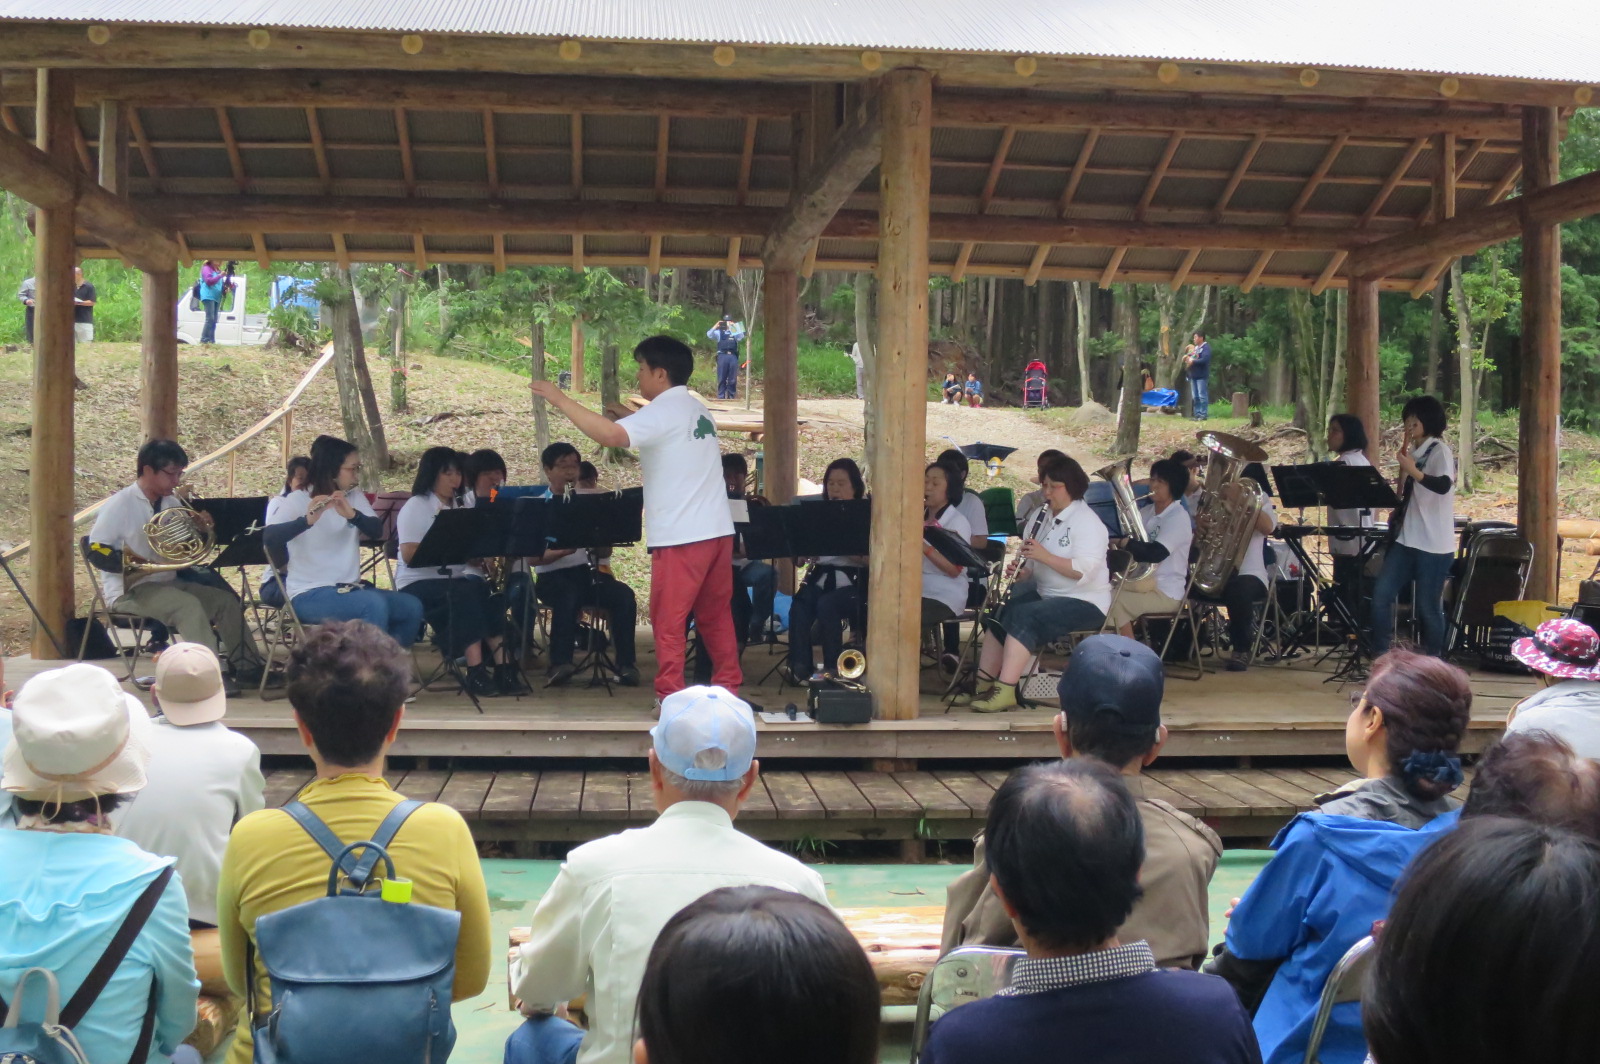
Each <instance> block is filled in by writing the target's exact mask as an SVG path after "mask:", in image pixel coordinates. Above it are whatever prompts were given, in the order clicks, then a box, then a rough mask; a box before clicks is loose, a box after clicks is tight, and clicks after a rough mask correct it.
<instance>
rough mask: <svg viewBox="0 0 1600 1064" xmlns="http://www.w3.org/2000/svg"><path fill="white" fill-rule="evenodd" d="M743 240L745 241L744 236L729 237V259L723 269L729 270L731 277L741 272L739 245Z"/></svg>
mask: <svg viewBox="0 0 1600 1064" xmlns="http://www.w3.org/2000/svg"><path fill="white" fill-rule="evenodd" d="M742 242H743V238H742V237H737V236H736V237H730V238H729V239H728V261H727V262H726V263H725V264H724V266H723V269H724V270H725V271H726V272H727V274H728V276H729V277H736V276H738V273H739V245H740V244H741V243H742Z"/></svg>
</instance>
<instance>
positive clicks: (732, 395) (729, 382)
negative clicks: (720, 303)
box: [706, 314, 744, 399]
mask: <svg viewBox="0 0 1600 1064" xmlns="http://www.w3.org/2000/svg"><path fill="white" fill-rule="evenodd" d="M706 339H707V340H711V341H714V342H715V343H716V345H717V398H718V399H737V398H738V397H739V341H740V340H743V339H744V326H743V325H741V324H740V323H739V322H736V321H734V320H733V315H731V314H724V315H723V316H722V320H721V321H719V322H717V323H716V324H715V325H713V326H712V327H711V328H710V329H709V330H707V332H706Z"/></svg>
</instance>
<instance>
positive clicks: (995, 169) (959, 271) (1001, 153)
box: [935, 126, 1017, 284]
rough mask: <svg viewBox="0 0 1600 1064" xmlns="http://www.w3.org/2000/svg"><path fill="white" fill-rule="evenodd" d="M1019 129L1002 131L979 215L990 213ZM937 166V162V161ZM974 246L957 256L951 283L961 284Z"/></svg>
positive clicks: (985, 181) (980, 196) (966, 246)
mask: <svg viewBox="0 0 1600 1064" xmlns="http://www.w3.org/2000/svg"><path fill="white" fill-rule="evenodd" d="M1016 137H1017V127H1016V126H1006V127H1005V128H1004V129H1002V130H1001V131H1000V143H999V144H998V145H996V146H995V149H994V155H992V156H991V157H990V159H989V172H988V174H986V175H985V176H984V179H983V190H982V191H981V192H979V193H978V213H979V214H988V213H989V202H990V201H991V200H993V199H994V190H995V188H996V187H997V186H998V185H999V184H1000V172H1001V171H1002V170H1004V169H1005V166H1006V156H1007V155H1009V154H1011V142H1012V141H1014V140H1016ZM935 165H937V161H935ZM972 247H973V245H972V244H971V243H970V242H969V243H965V244H962V245H961V250H960V251H959V252H958V253H957V254H956V267H955V270H954V271H952V272H951V274H950V282H951V283H952V284H959V283H960V281H961V278H962V276H963V275H964V274H965V273H966V270H967V262H968V261H969V260H970V259H971V258H972Z"/></svg>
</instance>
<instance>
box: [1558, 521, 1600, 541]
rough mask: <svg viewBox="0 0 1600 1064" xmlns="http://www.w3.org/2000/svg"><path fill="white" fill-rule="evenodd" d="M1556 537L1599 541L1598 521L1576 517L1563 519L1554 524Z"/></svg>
mask: <svg viewBox="0 0 1600 1064" xmlns="http://www.w3.org/2000/svg"><path fill="white" fill-rule="evenodd" d="M1556 535H1558V536H1560V537H1561V538H1562V539H1566V540H1573V539H1600V521H1588V520H1584V519H1583V518H1578V517H1568V518H1563V519H1562V520H1560V521H1557V522H1556Z"/></svg>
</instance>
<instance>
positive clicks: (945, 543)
mask: <svg viewBox="0 0 1600 1064" xmlns="http://www.w3.org/2000/svg"><path fill="white" fill-rule="evenodd" d="M922 538H923V539H924V540H925V541H927V543H928V544H929V546H931V547H933V549H934V550H936V551H938V552H939V553H940V554H942V555H944V559H945V561H948V562H954V563H955V564H957V565H959V566H961V567H962V568H964V569H966V570H967V573H968V574H969V575H971V576H984V575H986V574H987V573H988V572H989V563H988V562H986V561H984V559H983V558H982V557H981V556H980V555H979V554H978V552H977V551H975V550H973V549H972V544H971V542H969V541H968V540H966V539H964V538H962V537H961V536H958V535H956V534H955V533H954V532H952V531H950V530H949V529H948V528H924V529H923V530H922Z"/></svg>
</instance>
